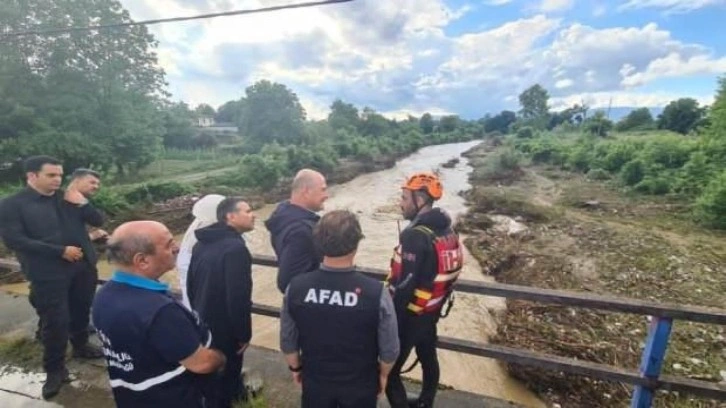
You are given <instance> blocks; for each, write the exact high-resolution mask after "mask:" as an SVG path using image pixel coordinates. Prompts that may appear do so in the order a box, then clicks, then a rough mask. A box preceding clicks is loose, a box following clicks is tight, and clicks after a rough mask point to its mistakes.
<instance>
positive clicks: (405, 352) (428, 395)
mask: <svg viewBox="0 0 726 408" xmlns="http://www.w3.org/2000/svg"><path fill="white" fill-rule="evenodd" d="M437 322H438V316H437V315H424V316H406V317H405V318H403V319H401V321H400V322H399V324H400V325H401V327H400V328H399V339H400V342H401V352H400V354H399V356H398V360H396V364H394V365H393V368H392V369H391V373H390V374H389V376H388V385H387V387H386V396H387V397H388V402H389V403H390V404H391V408H408V406H409V405H408V399H407V396H406V388H405V387H404V385H403V380H402V378H401V370H402V369H403V365H404V364H405V362H406V359H407V358H408V356H409V355H410V354H411V351H413V350H415V351H416V355H417V356H418V358H419V361H420V363H421V370H422V371H423V385H422V387H421V395H420V396H419V399H418V400H419V402H421V403H423V405H424V406H427V407H431V406H433V404H434V398H435V397H436V391H437V389H438V387H439V375H440V372H439V358H438V356H437V355H436V338H437V332H436V323H437Z"/></svg>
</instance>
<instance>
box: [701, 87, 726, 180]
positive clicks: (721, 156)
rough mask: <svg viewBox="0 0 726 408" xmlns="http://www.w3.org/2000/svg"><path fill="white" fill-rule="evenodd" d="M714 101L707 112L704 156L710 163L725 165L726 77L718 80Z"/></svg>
mask: <svg viewBox="0 0 726 408" xmlns="http://www.w3.org/2000/svg"><path fill="white" fill-rule="evenodd" d="M718 82H719V89H718V91H717V93H716V100H715V101H714V102H713V105H711V109H710V110H709V115H708V120H709V125H708V128H707V129H706V131H705V132H704V135H703V141H702V143H703V147H702V150H703V152H704V154H706V155H707V156H708V159H709V161H710V162H712V163H718V164H719V165H720V166H723V164H724V163H726V76H724V77H722V78H720V79H719V81H718Z"/></svg>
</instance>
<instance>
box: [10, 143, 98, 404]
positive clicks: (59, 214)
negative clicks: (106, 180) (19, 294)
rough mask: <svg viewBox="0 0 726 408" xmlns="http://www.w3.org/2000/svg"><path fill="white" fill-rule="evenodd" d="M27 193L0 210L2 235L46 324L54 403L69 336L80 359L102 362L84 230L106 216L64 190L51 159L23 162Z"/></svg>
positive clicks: (46, 362)
mask: <svg viewBox="0 0 726 408" xmlns="http://www.w3.org/2000/svg"><path fill="white" fill-rule="evenodd" d="M24 167H25V172H26V177H27V184H28V186H27V188H25V189H24V190H22V191H20V192H18V193H17V194H15V195H12V196H10V197H8V198H6V199H5V200H4V201H3V202H2V208H0V233H1V234H2V238H3V240H4V242H5V245H6V246H7V247H8V248H10V249H11V250H13V251H15V253H16V254H17V256H18V258H19V260H20V263H21V265H22V268H23V272H25V274H26V276H27V278H28V280H29V281H30V287H31V288H30V292H31V294H32V297H33V298H32V301H31V302H32V304H33V306H34V307H35V309H36V312H37V313H38V318H39V319H40V321H41V324H42V336H41V337H42V343H43V368H44V369H45V371H46V372H47V379H46V382H45V384H44V385H43V397H44V398H46V399H49V398H52V397H53V396H55V395H56V394H57V393H58V392H59V391H60V388H61V386H62V385H63V382H65V381H67V379H68V370H66V368H65V352H66V347H67V345H68V340H69V337H70V340H71V343H72V345H73V355H74V357H77V358H100V357H102V356H103V355H102V353H101V350H100V349H98V348H97V347H94V346H91V345H90V344H89V343H88V321H89V308H90V306H91V300H92V299H93V295H94V292H95V288H96V281H95V276H94V275H93V274H91V273H90V272H89V271H91V270H92V269H93V268H95V266H93V265H94V264H95V262H96V258H95V253H94V251H93V249H92V247H90V241H88V236H87V234H86V233H85V225H86V224H89V225H93V226H100V225H101V224H102V223H103V216H102V215H101V214H100V213H99V212H98V211H97V210H96V209H95V208H93V206H92V205H91V204H89V203H88V200H87V199H86V198H85V197H84V196H83V194H82V193H80V192H79V191H78V190H76V189H74V188H69V189H68V191H67V192H65V193H64V192H62V191H61V190H60V185H61V180H62V178H63V166H62V164H61V162H60V161H58V160H57V159H54V158H52V157H48V156H34V157H30V158H28V159H26V161H25V163H24Z"/></svg>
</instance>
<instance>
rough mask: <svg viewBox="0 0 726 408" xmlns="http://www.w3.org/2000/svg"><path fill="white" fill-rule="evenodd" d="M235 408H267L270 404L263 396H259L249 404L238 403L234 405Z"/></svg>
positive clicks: (248, 402)
mask: <svg viewBox="0 0 726 408" xmlns="http://www.w3.org/2000/svg"><path fill="white" fill-rule="evenodd" d="M232 407H233V408H267V407H269V404H268V403H267V401H266V400H265V397H264V396H263V395H258V396H256V397H254V398H252V399H251V400H249V401H247V402H237V403H235V404H233V405H232Z"/></svg>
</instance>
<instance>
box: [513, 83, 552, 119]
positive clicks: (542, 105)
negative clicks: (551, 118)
mask: <svg viewBox="0 0 726 408" xmlns="http://www.w3.org/2000/svg"><path fill="white" fill-rule="evenodd" d="M549 99H550V96H549V93H548V92H547V90H546V89H544V88H543V87H542V86H541V85H540V84H535V85H532V86H531V87H529V88H527V89H526V90H525V91H524V92H522V93H521V94H520V95H519V104H520V106H521V107H522V109H521V111H520V114H521V115H522V118H524V119H538V118H543V117H546V116H548V114H549V107H548V106H547V103H548V101H549Z"/></svg>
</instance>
